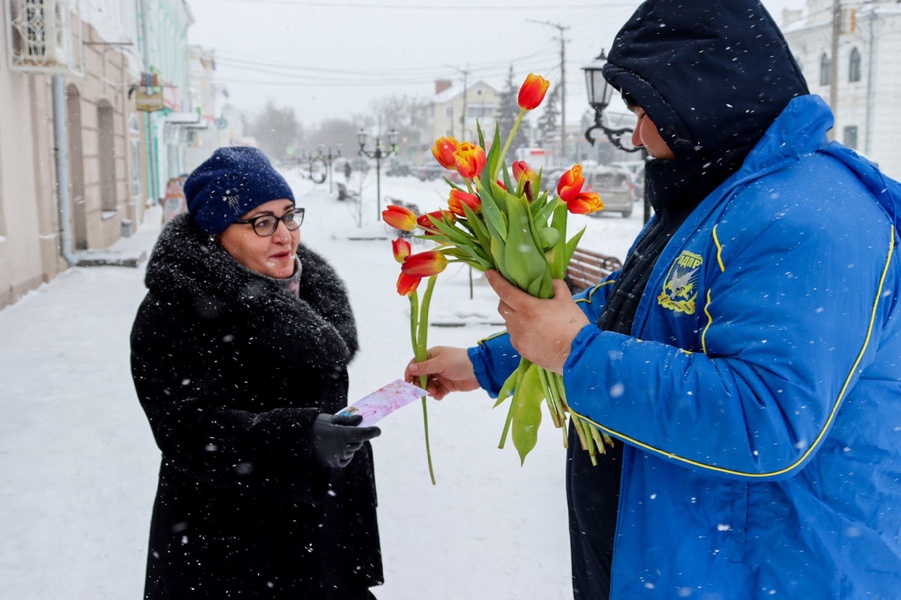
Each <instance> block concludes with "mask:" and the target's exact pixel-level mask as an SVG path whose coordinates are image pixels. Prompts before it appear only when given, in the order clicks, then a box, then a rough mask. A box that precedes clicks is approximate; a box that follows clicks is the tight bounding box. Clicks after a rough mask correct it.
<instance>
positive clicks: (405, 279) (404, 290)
mask: <svg viewBox="0 0 901 600" xmlns="http://www.w3.org/2000/svg"><path fill="white" fill-rule="evenodd" d="M420 281H422V278H421V277H413V276H412V275H407V274H406V273H404V272H403V271H401V274H400V277H398V278H397V293H398V294H400V295H401V296H409V295H410V294H412V293H413V292H415V291H416V288H418V287H419V282H420Z"/></svg>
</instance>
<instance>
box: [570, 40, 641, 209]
mask: <svg viewBox="0 0 901 600" xmlns="http://www.w3.org/2000/svg"><path fill="white" fill-rule="evenodd" d="M606 63H607V55H606V54H605V53H604V50H603V49H601V53H600V54H599V55H598V56H597V57H596V58H595V59H594V60H593V61H591V63H590V64H588V65H586V66H584V67H582V70H583V71H585V86H586V88H587V89H588V104H589V105H590V106H591V108H593V109H594V125H592V126H591V127H589V128H588V129H586V130H585V139H587V140H588V143H589V144H591V145H592V146H594V137H592V135H591V132H592V131H594V130H595V129H600V130H601V131H603V132H604V133H605V134H606V135H607V138H608V139H609V140H610V143H611V144H613V145H614V146H616V147H617V148H619V149H620V150H624V151H625V152H638V151H639V150H640V151H641V157H642V159H644V160H647V157H648V152H647V150H645V149H644V148H643V147H635V146H633V145H632V142H631V138H632V132H633V131H634V130H633V129H632V128H631V127H621V128H619V129H611V128H610V127H607V126H606V125H605V124H604V111H605V110H606V109H607V107H608V106H610V98H611V96H612V95H613V86H612V85H610V84H609V83H607V80H606V79H604V75H603V73H602V69H603V68H604V65H605V64H606ZM643 187H644V222H645V223H647V222H648V220H649V219H650V218H651V204H650V202H649V201H648V186H647V185H644V186H643ZM602 200H603V199H602Z"/></svg>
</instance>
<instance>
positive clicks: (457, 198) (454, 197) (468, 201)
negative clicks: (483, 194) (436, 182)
mask: <svg viewBox="0 0 901 600" xmlns="http://www.w3.org/2000/svg"><path fill="white" fill-rule="evenodd" d="M464 204H465V205H466V206H468V207H469V208H470V210H472V212H474V213H478V212H479V211H480V210H482V200H481V198H479V197H478V196H476V195H475V194H470V193H469V192H464V191H463V190H458V189H457V188H453V189H451V192H450V198H449V199H448V201H447V206H448V208H450V210H451V212H452V213H454V214H455V215H457V216H458V217H465V216H466V211H465V210H463V205H464Z"/></svg>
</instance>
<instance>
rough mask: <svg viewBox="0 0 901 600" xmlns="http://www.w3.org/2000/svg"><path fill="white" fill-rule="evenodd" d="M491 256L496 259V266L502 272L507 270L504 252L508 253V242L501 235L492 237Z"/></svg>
mask: <svg viewBox="0 0 901 600" xmlns="http://www.w3.org/2000/svg"><path fill="white" fill-rule="evenodd" d="M490 250H491V257H492V258H493V259H494V265H495V268H496V269H497V270H498V271H500V272H501V274H503V273H505V272H506V271H507V267H506V264H505V261H504V254H505V253H506V244H505V243H504V241H503V240H502V239H501V238H499V237H492V238H491V247H490Z"/></svg>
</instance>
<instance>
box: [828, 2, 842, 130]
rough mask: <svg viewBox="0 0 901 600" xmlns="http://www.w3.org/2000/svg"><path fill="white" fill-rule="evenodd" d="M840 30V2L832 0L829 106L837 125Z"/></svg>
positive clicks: (834, 128)
mask: <svg viewBox="0 0 901 600" xmlns="http://www.w3.org/2000/svg"><path fill="white" fill-rule="evenodd" d="M841 32H842V3H841V0H832V49H831V50H830V52H831V54H832V61H831V62H830V63H829V107H830V108H831V109H832V115H833V118H834V119H835V121H836V125H838V38H839V36H840V35H841ZM835 130H836V127H833V128H832V129H831V130H830V131H829V139H830V140H834V139H835Z"/></svg>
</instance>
